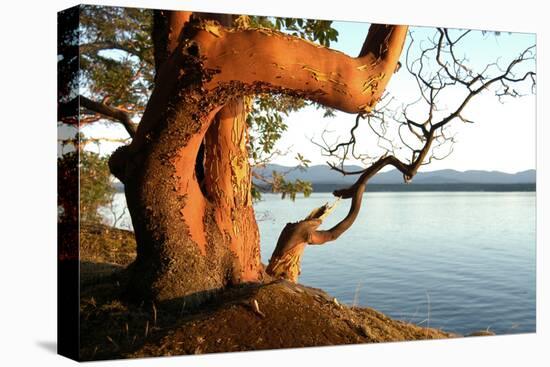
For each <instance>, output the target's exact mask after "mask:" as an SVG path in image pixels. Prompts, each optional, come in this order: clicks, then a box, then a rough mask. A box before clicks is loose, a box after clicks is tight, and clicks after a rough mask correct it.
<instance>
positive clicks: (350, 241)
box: [105, 192, 536, 334]
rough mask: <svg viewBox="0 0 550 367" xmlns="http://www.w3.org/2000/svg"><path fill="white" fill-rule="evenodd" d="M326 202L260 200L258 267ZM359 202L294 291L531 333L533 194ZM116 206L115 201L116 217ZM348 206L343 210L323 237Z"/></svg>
mask: <svg viewBox="0 0 550 367" xmlns="http://www.w3.org/2000/svg"><path fill="white" fill-rule="evenodd" d="M332 200H333V198H332V195H331V194H329V193H326V194H325V193H318V194H313V195H312V196H311V197H310V198H307V199H306V198H298V199H297V200H296V202H294V203H293V202H291V201H289V200H284V201H283V200H281V199H280V197H279V196H275V195H269V194H266V195H264V200H263V201H261V202H259V203H258V204H256V212H257V217H258V219H259V223H258V224H259V227H260V233H261V239H262V240H261V241H262V261H263V262H264V263H267V261H268V260H269V257H270V255H271V252H272V251H273V249H274V246H275V243H276V241H277V238H278V236H279V233H280V231H281V229H282V228H283V226H284V225H285V223H286V222H289V221H296V220H299V219H302V218H304V217H305V216H306V215H307V214H308V213H309V212H310V211H311V209H313V208H314V207H317V206H320V205H322V204H324V203H325V202H327V201H332ZM363 200H365V201H364V203H363V207H362V211H361V213H360V215H359V217H358V218H357V221H356V223H355V224H354V225H353V226H352V228H350V229H349V230H348V231H347V232H346V233H345V234H343V235H342V236H341V237H340V239H338V240H337V241H335V242H332V243H329V244H326V245H324V246H309V247H308V248H306V251H305V254H304V257H303V263H302V275H301V277H300V282H301V283H303V284H307V285H310V286H313V287H318V288H322V289H324V290H325V291H327V292H328V293H329V294H331V295H333V296H335V297H337V298H338V299H339V301H340V302H344V303H347V304H356V305H362V306H369V307H373V308H375V309H377V310H379V311H381V312H383V313H385V314H387V315H389V316H392V317H394V318H397V319H401V320H406V321H410V322H414V323H416V324H420V325H425V326H428V325H429V326H430V327H436V328H443V329H445V330H449V331H454V332H458V333H462V334H468V333H470V332H473V331H479V330H484V329H487V328H488V329H489V330H492V331H494V332H496V333H497V334H503V333H524V332H534V331H535V274H536V272H535V250H536V248H535V193H534V192H508V193H487V192H401V193H399V192H385V193H382V192H380V193H367V194H366V195H365V198H364V199H363ZM123 201H124V196H123V195H122V194H119V195H117V198H116V201H115V203H116V206H117V207H118V208H119V209H118V210H117V211H119V210H120V207H122V206H123ZM348 205H349V201H347V200H346V201H342V202H341V203H340V205H339V207H337V208H336V210H335V211H334V212H333V213H332V214H331V215H330V217H329V218H327V220H326V222H325V225H324V226H323V228H328V227H329V226H331V225H332V224H335V223H336V222H337V221H338V220H339V219H341V218H342V217H343V216H344V215H345V214H346V213H347V210H348V208H349V207H348ZM105 215H106V216H107V217H108V216H109V213H108V212H105ZM122 223H123V226H124V225H127V224H128V223H129V219H128V218H127V216H126V217H125V218H123V219H122ZM119 225H120V223H119Z"/></svg>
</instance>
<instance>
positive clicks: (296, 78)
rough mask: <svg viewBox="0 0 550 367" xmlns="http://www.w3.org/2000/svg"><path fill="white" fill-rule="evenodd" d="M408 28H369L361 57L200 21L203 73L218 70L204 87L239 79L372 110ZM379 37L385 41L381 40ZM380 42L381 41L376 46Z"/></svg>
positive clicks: (264, 31)
mask: <svg viewBox="0 0 550 367" xmlns="http://www.w3.org/2000/svg"><path fill="white" fill-rule="evenodd" d="M406 33H407V27H406V26H386V25H373V26H371V29H370V30H369V34H368V35H367V40H366V42H365V45H364V47H363V51H362V53H364V55H361V56H359V57H356V58H354V57H350V56H347V55H345V54H343V53H341V52H338V51H334V50H331V49H328V48H325V47H323V46H318V45H315V44H312V43H311V42H307V41H305V40H302V39H300V38H298V37H293V36H290V35H286V34H283V33H280V32H276V31H272V30H267V29H247V30H231V31H228V30H227V29H225V28H223V27H221V26H219V25H218V24H212V23H204V22H203V23H201V25H200V26H199V30H198V31H197V35H196V36H195V41H196V42H197V44H198V45H199V48H200V54H201V56H204V57H205V63H204V66H205V67H206V68H207V69H213V70H217V71H219V72H218V73H217V74H215V75H214V77H213V78H212V80H211V81H210V82H208V83H207V84H206V87H207V88H208V89H215V88H216V87H218V86H220V85H223V84H225V83H229V82H231V81H240V82H241V83H244V84H245V85H249V86H255V85H258V83H263V84H264V85H268V86H270V87H273V88H274V90H276V89H277V88H278V89H285V90H296V91H301V92H304V93H305V94H306V95H307V96H308V98H310V99H312V100H314V101H316V102H319V103H321V104H323V105H325V106H328V107H331V108H335V109H338V110H341V111H344V112H349V113H359V112H365V111H370V110H371V109H372V108H373V106H374V105H375V104H376V102H377V101H378V100H379V99H380V97H381V95H382V93H383V91H384V89H385V87H386V85H387V83H388V82H389V80H390V78H391V76H392V74H393V73H394V71H395V69H396V66H397V63H398V59H399V55H400V54H401V50H402V48H403V44H404V41H405V36H406ZM380 39H382V40H383V41H380ZM380 42H382V43H380Z"/></svg>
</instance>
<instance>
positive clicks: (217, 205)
mask: <svg viewBox="0 0 550 367" xmlns="http://www.w3.org/2000/svg"><path fill="white" fill-rule="evenodd" d="M246 99H247V100H250V98H246ZM247 109H248V107H247V103H245V101H244V99H243V98H238V99H236V100H234V101H232V102H230V103H229V104H227V105H226V106H225V107H224V108H223V109H222V110H221V111H220V112H219V113H218V114H217V115H216V119H215V121H214V122H213V124H212V125H211V127H210V128H209V129H208V132H207V134H206V138H205V143H204V144H205V152H204V171H205V179H204V187H205V191H206V194H207V197H208V199H209V201H210V203H212V205H213V210H214V219H215V222H216V225H217V227H218V228H219V229H220V231H221V233H222V234H223V237H224V243H225V244H226V245H228V246H229V249H230V250H231V252H232V254H233V255H234V256H235V261H234V263H233V269H232V270H233V274H232V281H233V283H240V282H243V281H244V282H247V281H257V280H259V279H261V277H262V266H261V262H260V235H259V232H258V226H257V224H256V218H255V216H254V208H253V207H252V195H251V170H250V164H249V161H248V150H247V143H248V129H247V125H246V116H247V113H248V111H247Z"/></svg>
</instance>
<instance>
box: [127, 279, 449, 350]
mask: <svg viewBox="0 0 550 367" xmlns="http://www.w3.org/2000/svg"><path fill="white" fill-rule="evenodd" d="M256 305H257V306H256ZM452 336H453V335H451V334H449V333H445V332H442V331H440V330H435V329H426V328H421V327H418V326H415V325H412V324H407V323H404V322H401V321H395V320H392V319H390V318H388V317H386V316H385V315H383V314H381V313H380V312H377V311H375V310H373V309H369V308H350V307H347V306H345V305H340V304H339V303H338V301H336V300H335V299H331V298H330V297H329V296H328V295H327V294H326V293H324V292H323V291H320V290H317V289H313V288H308V287H304V286H302V285H296V284H292V283H289V282H286V281H279V282H274V283H271V284H268V285H264V286H261V287H259V288H257V289H255V291H253V292H251V294H249V295H247V296H246V297H242V298H241V299H239V300H238V301H233V302H227V303H224V304H223V305H222V306H219V307H216V308H215V309H213V310H210V311H207V312H205V313H201V314H198V315H195V316H193V317H191V318H190V319H188V320H186V322H184V323H183V324H182V325H180V326H178V327H176V328H174V329H172V330H170V331H168V332H167V333H166V335H165V336H163V337H161V338H158V339H157V340H154V341H151V342H148V343H145V345H144V346H143V347H141V348H139V349H138V350H137V351H135V352H133V353H131V356H134V357H145V356H161V355H172V354H197V353H215V352H227V351H245V350H259V349H276V348H297V347H311V346H323V345H339V344H357V343H377V342H388V341H403V340H417V339H437V338H448V337H452Z"/></svg>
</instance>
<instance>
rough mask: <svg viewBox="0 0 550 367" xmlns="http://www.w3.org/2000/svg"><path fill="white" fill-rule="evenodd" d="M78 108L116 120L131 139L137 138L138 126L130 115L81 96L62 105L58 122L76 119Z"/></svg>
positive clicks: (58, 110)
mask: <svg viewBox="0 0 550 367" xmlns="http://www.w3.org/2000/svg"><path fill="white" fill-rule="evenodd" d="M78 107H84V108H86V109H88V110H90V111H93V112H95V113H99V114H101V115H103V116H105V117H107V118H109V119H112V120H116V121H118V122H120V123H121V124H122V125H123V126H124V128H125V129H126V131H127V132H128V135H130V137H131V138H133V137H134V136H135V133H136V124H134V123H133V122H132V119H131V118H130V115H129V114H128V113H127V112H126V111H124V110H121V109H119V108H115V107H111V106H108V105H106V104H104V103H100V102H96V101H93V100H91V99H89V98H87V97H84V96H82V95H79V96H77V97H75V98H73V99H72V100H70V101H69V102H66V103H60V104H59V105H58V109H57V119H58V121H65V120H67V119H69V118H74V112H75V111H78Z"/></svg>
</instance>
